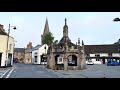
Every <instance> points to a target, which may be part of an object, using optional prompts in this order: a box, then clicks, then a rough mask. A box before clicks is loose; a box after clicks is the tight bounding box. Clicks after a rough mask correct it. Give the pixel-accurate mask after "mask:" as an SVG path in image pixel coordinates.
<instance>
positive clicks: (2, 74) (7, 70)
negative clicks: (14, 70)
mask: <svg viewBox="0 0 120 90" xmlns="http://www.w3.org/2000/svg"><path fill="white" fill-rule="evenodd" d="M9 70H10V69H8V70H6V71H5V73H3V74H2V75H1V76H0V78H2V77H3V76H4V75H5V74H6V73H7V72H8V71H9Z"/></svg>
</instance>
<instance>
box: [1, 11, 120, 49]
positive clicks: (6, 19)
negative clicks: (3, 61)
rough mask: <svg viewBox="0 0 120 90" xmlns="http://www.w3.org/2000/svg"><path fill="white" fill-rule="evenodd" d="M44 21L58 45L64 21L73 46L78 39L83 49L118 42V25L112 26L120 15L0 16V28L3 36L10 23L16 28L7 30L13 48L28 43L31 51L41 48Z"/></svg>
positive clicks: (95, 13) (40, 14)
mask: <svg viewBox="0 0 120 90" xmlns="http://www.w3.org/2000/svg"><path fill="white" fill-rule="evenodd" d="M46 17H47V19H48V24H49V29H50V32H52V34H53V36H54V37H55V40H58V41H59V40H60V39H61V38H62V36H63V26H64V24H65V18H66V19H67V25H68V31H69V33H68V35H69V38H70V39H71V41H72V42H73V43H76V42H77V41H78V38H80V40H81V41H82V40H83V41H84V44H85V45H98V44H113V43H114V42H116V41H118V39H119V38H120V22H113V19H114V18H116V17H120V12H0V24H2V25H4V29H5V31H6V32H8V25H9V23H10V25H11V26H16V27H17V29H16V30H13V29H12V27H11V30H10V36H12V37H14V39H15V41H16V42H15V47H20V48H24V47H26V46H27V44H28V43H29V42H32V45H33V47H34V46H36V45H38V44H41V34H43V30H44V26H45V21H46ZM0 43H1V42H0Z"/></svg>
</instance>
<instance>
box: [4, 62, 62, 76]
mask: <svg viewBox="0 0 120 90" xmlns="http://www.w3.org/2000/svg"><path fill="white" fill-rule="evenodd" d="M3 78H61V76H59V75H58V74H57V73H55V72H52V71H50V70H48V69H46V68H44V66H41V65H30V64H20V63H15V64H14V65H13V67H12V68H11V69H10V70H8V71H7V73H6V74H5V75H4V76H3Z"/></svg>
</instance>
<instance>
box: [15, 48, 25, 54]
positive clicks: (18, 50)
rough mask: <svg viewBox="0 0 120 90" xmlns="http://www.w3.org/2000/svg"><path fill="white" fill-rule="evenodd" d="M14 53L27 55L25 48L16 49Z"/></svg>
mask: <svg viewBox="0 0 120 90" xmlns="http://www.w3.org/2000/svg"><path fill="white" fill-rule="evenodd" d="M14 52H21V53H25V48H14Z"/></svg>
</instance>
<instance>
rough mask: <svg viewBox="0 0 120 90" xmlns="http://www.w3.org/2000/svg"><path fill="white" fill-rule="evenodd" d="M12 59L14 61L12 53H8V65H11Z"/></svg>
mask: <svg viewBox="0 0 120 90" xmlns="http://www.w3.org/2000/svg"><path fill="white" fill-rule="evenodd" d="M11 61H12V54H11V53H8V65H7V66H11Z"/></svg>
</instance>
